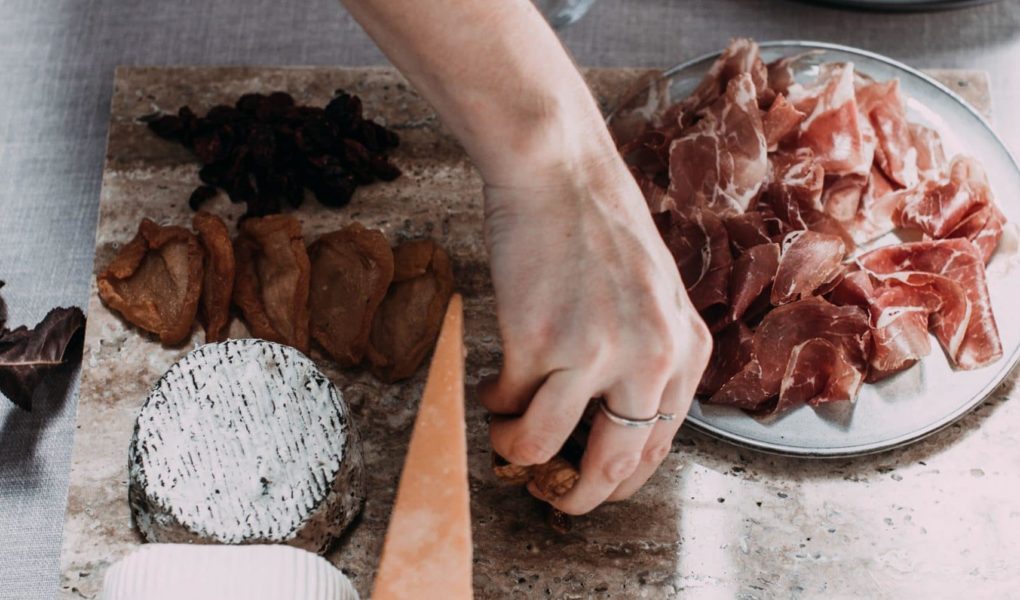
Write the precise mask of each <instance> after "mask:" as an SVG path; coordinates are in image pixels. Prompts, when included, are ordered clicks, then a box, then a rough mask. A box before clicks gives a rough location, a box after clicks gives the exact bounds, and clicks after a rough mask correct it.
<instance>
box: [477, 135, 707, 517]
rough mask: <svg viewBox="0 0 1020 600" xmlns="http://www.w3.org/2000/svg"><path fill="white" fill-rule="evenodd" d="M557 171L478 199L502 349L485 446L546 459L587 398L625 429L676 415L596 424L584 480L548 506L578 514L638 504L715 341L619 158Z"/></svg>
mask: <svg viewBox="0 0 1020 600" xmlns="http://www.w3.org/2000/svg"><path fill="white" fill-rule="evenodd" d="M557 169H558V171H559V173H558V176H556V174H555V173H554V174H553V176H552V177H550V176H549V173H544V174H543V177H538V178H536V182H535V183H534V184H533V185H529V184H523V183H517V184H515V185H513V186H502V187H487V188H486V201H485V202H486V204H485V213H486V214H485V237H486V243H487V245H488V249H489V258H490V263H491V271H492V280H493V285H494V287H495V292H496V303H497V310H498V316H499V324H500V332H501V335H502V338H503V348H504V362H503V368H502V370H501V372H500V373H499V375H498V376H497V377H495V378H493V379H491V380H489V381H487V382H485V383H484V384H483V385H482V386H481V389H480V395H481V400H482V403H483V404H484V405H485V407H486V408H488V409H489V410H490V411H492V412H493V413H494V414H495V416H494V418H493V420H492V423H491V437H492V445H493V448H494V449H495V451H496V452H497V453H498V454H500V455H501V456H503V457H504V458H506V459H507V460H509V461H510V462H511V463H514V464H517V465H522V466H527V465H533V464H541V463H544V462H546V461H548V460H550V459H551V458H552V457H553V456H554V455H555V454H556V453H557V452H558V451H559V450H560V448H561V447H562V446H563V444H564V442H565V441H566V440H567V438H568V437H569V436H570V433H571V431H573V429H574V428H575V426H576V425H577V424H578V421H579V420H580V419H581V417H582V414H583V413H584V411H585V407H586V406H587V405H588V403H589V400H590V399H591V398H594V397H604V398H605V399H606V402H607V405H608V407H609V408H610V409H611V410H612V411H613V412H614V413H616V414H619V415H623V416H626V417H629V418H632V419H645V418H649V417H652V416H654V415H656V414H657V413H658V412H662V413H675V414H676V415H677V418H676V419H675V420H672V421H666V420H660V421H658V422H657V423H656V424H655V425H654V426H652V427H650V428H630V427H625V426H621V425H618V424H615V423H613V422H611V421H610V420H609V419H608V418H607V416H606V415H605V414H603V413H602V412H597V413H596V414H595V417H594V420H593V422H592V427H591V432H590V435H589V438H588V445H587V448H586V450H585V453H584V457H583V458H582V461H581V465H580V472H581V477H580V479H579V480H578V482H577V483H576V485H575V486H574V487H573V489H571V490H570V491H569V492H567V493H566V494H564V495H563V496H561V497H559V498H555V499H553V498H543V499H546V500H550V501H551V503H552V504H553V505H554V506H555V507H556V508H557V509H559V510H561V511H563V512H566V513H569V514H582V513H586V512H588V511H590V510H592V509H593V508H595V507H596V506H598V505H599V504H601V503H602V502H604V501H606V500H622V499H625V498H627V497H629V496H630V495H632V494H633V493H634V492H635V491H637V490H638V489H639V488H640V487H641V486H642V485H643V484H644V483H645V481H647V480H648V478H649V477H650V476H651V475H652V474H653V473H654V472H655V470H656V468H657V467H658V466H659V464H660V463H661V462H662V460H663V459H664V458H665V457H666V455H667V454H668V453H669V451H670V448H671V445H672V440H673V436H674V435H675V434H676V431H677V429H678V428H679V427H680V423H681V422H682V420H683V417H684V416H685V415H686V414H687V410H688V408H689V407H690V403H691V400H692V398H693V396H694V391H695V388H696V387H697V385H698V381H699V380H700V378H701V373H702V371H703V370H704V368H705V366H706V364H707V362H708V357H709V354H710V353H711V348H712V337H711V335H710V334H709V332H708V329H707V328H706V327H705V324H704V322H703V321H702V319H701V318H700V317H699V316H698V314H697V312H696V311H695V310H694V308H693V306H692V305H691V303H690V301H689V300H688V298H687V293H686V291H685V290H684V287H683V284H682V282H681V281H680V276H679V273H678V270H677V267H676V263H675V262H674V260H673V258H672V256H671V255H670V253H669V251H668V250H667V249H666V247H665V245H664V244H663V242H662V241H661V238H660V236H659V233H658V231H657V230H656V228H655V225H654V224H653V222H652V219H651V216H650V215H649V212H648V208H647V206H646V204H645V201H644V199H643V198H642V196H641V192H640V191H639V190H638V188H637V185H636V184H635V182H634V180H633V178H632V177H631V175H630V173H628V172H627V170H626V167H625V166H624V165H623V163H622V161H621V160H620V159H619V158H618V156H617V155H616V154H615V151H611V152H610V153H607V154H606V155H605V156H604V158H602V159H600V160H597V161H592V162H590V163H588V164H583V165H573V166H562V167H557ZM551 182H555V183H551Z"/></svg>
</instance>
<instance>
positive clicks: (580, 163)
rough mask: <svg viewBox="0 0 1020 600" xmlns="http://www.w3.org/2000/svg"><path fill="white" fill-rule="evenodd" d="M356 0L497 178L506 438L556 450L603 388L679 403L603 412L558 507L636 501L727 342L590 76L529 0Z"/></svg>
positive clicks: (487, 397) (613, 395)
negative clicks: (649, 423)
mask: <svg viewBox="0 0 1020 600" xmlns="http://www.w3.org/2000/svg"><path fill="white" fill-rule="evenodd" d="M342 1H343V3H344V4H345V5H346V7H347V8H348V10H349V11H350V12H351V14H352V15H353V16H354V18H355V19H356V20H357V21H358V22H359V23H360V24H361V25H362V26H363V27H364V28H365V30H366V31H367V32H368V33H369V35H371V36H372V38H373V39H374V40H375V41H376V43H377V44H378V45H379V47H380V48H381V49H382V50H383V52H385V53H386V55H387V56H388V57H389V59H390V60H391V61H392V62H393V64H394V65H395V66H396V67H397V68H399V69H400V70H401V72H402V73H403V74H404V75H405V76H406V77H407V78H408V80H409V81H410V82H411V84H412V85H414V87H415V89H416V90H417V91H418V92H419V93H420V94H421V95H422V96H423V97H424V98H425V99H426V100H427V101H428V102H429V103H430V104H431V105H432V106H433V107H434V108H435V110H436V113H437V114H438V116H439V118H440V119H441V120H442V122H443V124H444V125H445V126H446V127H447V128H449V129H450V131H452V132H453V134H454V135H455V136H456V137H457V139H458V140H459V141H460V142H461V144H462V145H463V146H464V148H465V149H466V150H467V152H468V154H469V155H470V157H471V159H472V161H473V162H474V164H475V166H477V168H478V169H479V171H480V172H481V175H482V178H483V180H484V182H485V240H486V244H487V246H488V250H489V257H490V266H491V272H492V281H493V286H494V288H495V293H496V303H497V313H498V317H499V325H500V333H501V336H502V341H503V349H504V362H503V366H502V369H501V371H500V372H499V374H498V375H497V376H495V377H493V378H491V379H490V380H488V381H487V382H486V383H484V384H483V385H482V386H481V387H480V389H479V395H480V398H481V401H482V403H483V404H484V405H485V407H486V408H487V409H488V410H489V411H491V412H492V413H493V415H494V416H493V419H492V422H491V438H492V445H493V448H494V450H495V451H496V452H498V453H499V454H500V455H502V456H503V457H504V458H506V459H507V460H509V461H510V462H512V463H514V464H519V465H532V464H540V463H543V462H546V461H548V460H549V459H550V458H552V457H553V456H554V455H555V454H556V453H557V452H558V451H559V449H560V448H561V447H562V445H563V443H564V442H565V441H566V440H567V438H568V436H569V435H570V433H571V431H572V430H573V429H574V428H575V426H576V425H577V423H578V421H579V420H580V419H581V416H582V413H583V412H584V409H585V407H586V406H587V404H588V402H589V400H590V399H591V398H594V397H604V398H605V399H606V402H607V403H608V406H609V407H610V408H611V410H613V412H615V413H617V414H620V415H625V416H627V417H631V418H634V419H644V418H648V417H651V416H653V415H655V414H657V413H658V412H664V413H675V414H676V415H677V418H676V419H675V420H673V421H664V420H661V421H659V422H658V423H656V424H655V425H654V426H653V427H650V428H641V429H636V428H628V427H623V426H620V425H617V424H615V423H612V422H611V421H609V420H608V419H607V418H606V417H605V415H604V414H602V413H601V412H598V413H596V414H595V417H594V421H593V422H592V429H591V433H590V436H589V439H588V445H587V448H586V450H585V454H584V457H583V459H582V461H581V469H580V471H581V477H580V479H579V481H578V482H577V484H576V485H575V486H574V488H573V489H572V490H571V491H570V492H568V493H567V494H566V495H564V496H562V497H560V498H558V499H555V500H554V501H553V505H554V506H555V507H556V508H558V509H559V510H562V511H563V512H566V513H568V514H583V513H586V512H589V511H591V510H592V509H594V508H595V507H596V506H598V505H599V504H601V503H603V502H605V501H607V500H608V501H615V500H622V499H625V498H628V497H630V496H631V495H632V494H634V492H636V491H637V490H638V489H639V488H640V487H641V486H642V485H643V484H644V483H645V482H646V481H647V480H648V478H649V477H651V475H652V474H653V473H654V472H655V470H656V469H657V468H658V466H659V465H660V463H661V462H662V461H663V459H664V458H665V457H666V455H667V454H668V453H669V451H670V448H671V446H672V440H673V437H674V435H675V434H676V431H677V429H678V428H679V427H680V423H681V421H682V420H683V417H684V416H685V415H686V414H687V410H688V408H689V407H690V403H691V400H692V398H693V396H694V391H695V388H696V387H697V384H698V380H699V379H700V377H701V373H702V371H703V370H704V368H705V365H706V363H707V361H708V357H709V354H710V352H711V348H712V338H711V336H710V335H709V332H708V330H707V329H706V327H705V325H704V323H703V322H702V320H701V318H700V317H699V316H698V315H697V313H696V312H695V311H694V309H693V307H692V306H691V303H690V301H689V300H688V298H687V293H686V291H685V290H684V287H683V285H682V283H681V281H680V276H679V274H678V271H677V268H676V264H675V262H674V261H673V258H672V257H671V256H670V253H669V251H668V250H667V249H666V247H665V245H664V244H663V243H662V241H661V239H660V237H659V235H658V232H657V231H656V229H655V225H654V224H653V222H652V219H651V217H650V215H649V212H648V208H647V206H646V204H645V201H644V199H643V197H642V195H641V192H640V190H639V189H638V187H637V185H636V183H635V182H634V180H633V178H632V177H631V176H630V173H629V172H628V171H627V168H626V166H625V165H624V163H623V161H622V160H621V159H620V157H619V155H618V153H617V152H616V149H615V147H614V144H613V141H612V138H611V136H610V134H609V132H608V130H607V129H606V127H605V125H604V122H603V117H602V115H601V114H600V112H599V109H598V107H597V105H596V103H595V101H594V99H593V98H592V96H591V94H590V92H589V91H588V88H587V86H586V85H585V83H584V81H583V79H582V78H581V75H580V73H579V72H578V71H577V68H576V67H575V66H574V64H573V63H572V62H571V60H570V58H569V56H568V55H567V53H566V51H565V50H564V49H563V47H562V46H561V44H560V42H559V40H558V39H557V38H556V36H555V34H554V33H553V32H552V30H551V29H549V27H548V26H547V25H546V23H545V21H544V20H543V18H542V16H541V15H540V14H539V13H538V12H537V11H536V10H535V8H534V7H533V6H532V4H531V3H530V2H529V1H528V0H500V1H498V2H493V1H492V0H432V1H430V2H421V1H420V0H342Z"/></svg>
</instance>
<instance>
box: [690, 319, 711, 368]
mask: <svg viewBox="0 0 1020 600" xmlns="http://www.w3.org/2000/svg"><path fill="white" fill-rule="evenodd" d="M713 343H714V341H713V339H712V332H711V331H709V330H708V326H707V325H705V322H704V321H703V320H702V319H701V318H700V317H698V318H693V319H691V325H690V352H691V355H692V358H695V359H699V360H700V361H701V362H704V363H707V362H708V359H709V357H710V356H711V355H712V346H713Z"/></svg>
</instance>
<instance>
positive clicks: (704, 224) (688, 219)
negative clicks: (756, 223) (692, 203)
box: [654, 208, 733, 316]
mask: <svg viewBox="0 0 1020 600" xmlns="http://www.w3.org/2000/svg"><path fill="white" fill-rule="evenodd" d="M654 220H655V224H656V226H657V227H658V229H659V234H660V235H661V236H662V239H663V241H665V242H666V247H667V248H669V251H670V253H671V254H672V255H673V259H674V260H676V264H677V268H678V269H679V270H680V278H681V279H682V280H683V282H684V287H686V288H687V294H688V296H690V299H691V303H692V304H693V305H694V308H695V309H696V310H697V311H698V312H699V313H701V314H702V316H706V315H707V314H708V313H710V312H711V313H712V314H714V315H719V314H721V313H723V312H725V309H726V307H727V306H728V304H729V281H730V271H731V269H732V267H733V255H732V254H730V241H729V236H728V235H727V233H726V227H725V226H723V224H722V221H721V220H720V219H719V217H717V216H716V215H715V214H714V213H712V212H711V211H707V210H702V209H700V208H690V209H687V210H685V211H681V210H676V209H674V210H669V211H666V212H663V213H659V214H657V215H654Z"/></svg>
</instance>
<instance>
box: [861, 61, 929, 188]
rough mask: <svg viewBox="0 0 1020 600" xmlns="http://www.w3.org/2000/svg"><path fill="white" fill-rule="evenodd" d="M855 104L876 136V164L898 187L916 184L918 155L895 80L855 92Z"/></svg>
mask: <svg viewBox="0 0 1020 600" xmlns="http://www.w3.org/2000/svg"><path fill="white" fill-rule="evenodd" d="M857 103H858V105H859V107H860V111H861V113H862V114H864V115H866V116H867V118H868V120H869V123H870V125H871V127H872V129H873V130H874V132H875V139H876V148H875V164H876V165H878V167H879V168H880V169H882V172H883V173H885V175H886V176H887V177H888V178H889V179H891V180H893V181H895V182H896V183H897V184H898V185H899V186H901V187H911V186H914V185H916V184H917V182H918V180H919V179H918V174H917V155H918V150H917V148H915V147H914V140H913V138H912V137H911V132H910V124H909V123H908V122H907V109H906V103H905V101H904V99H903V95H902V94H900V82H899V80H898V79H890V80H889V81H883V82H873V83H869V84H867V85H863V86H861V87H859V88H858V89H857Z"/></svg>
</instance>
